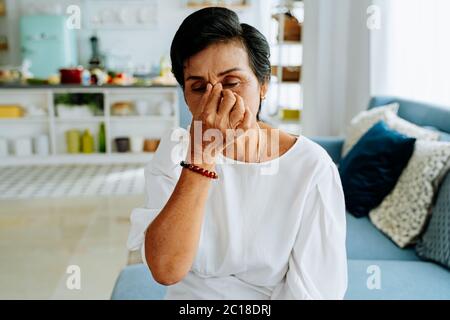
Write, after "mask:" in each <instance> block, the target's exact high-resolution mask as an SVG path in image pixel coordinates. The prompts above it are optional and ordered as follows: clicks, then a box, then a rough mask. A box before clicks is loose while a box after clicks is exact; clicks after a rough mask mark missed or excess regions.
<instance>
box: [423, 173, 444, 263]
mask: <svg viewBox="0 0 450 320" xmlns="http://www.w3.org/2000/svg"><path fill="white" fill-rule="evenodd" d="M416 251H417V254H418V255H419V256H420V257H421V258H424V259H429V260H432V261H436V262H438V263H441V264H442V265H444V266H446V267H447V268H450V172H448V173H447V176H446V177H445V179H444V182H443V183H442V185H441V187H440V189H439V193H438V197H437V200H436V205H435V206H434V208H433V211H432V214H431V220H430V222H429V224H428V227H427V229H426V231H425V233H424V234H423V235H422V238H421V240H420V241H419V243H418V244H417V246H416Z"/></svg>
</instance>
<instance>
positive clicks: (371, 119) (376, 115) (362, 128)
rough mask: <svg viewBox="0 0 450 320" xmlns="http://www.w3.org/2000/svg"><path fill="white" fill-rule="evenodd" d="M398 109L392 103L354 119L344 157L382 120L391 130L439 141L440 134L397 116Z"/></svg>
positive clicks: (348, 134)
mask: <svg viewBox="0 0 450 320" xmlns="http://www.w3.org/2000/svg"><path fill="white" fill-rule="evenodd" d="M398 108H399V104H398V103H391V104H388V105H386V106H382V107H377V108H373V109H370V110H367V111H363V112H361V113H360V114H358V115H357V116H356V117H355V118H353V119H352V121H351V123H350V127H349V129H348V132H347V137H346V140H345V142H344V147H343V150H342V156H344V155H346V154H347V153H348V151H350V149H351V148H352V147H353V146H354V145H355V144H356V142H358V140H359V139H360V138H361V137H362V136H363V135H364V134H365V133H366V132H367V131H368V130H369V129H370V128H371V127H372V126H373V125H374V124H375V123H377V122H378V121H380V120H383V121H384V122H386V124H387V125H388V126H389V128H391V129H394V130H396V131H398V132H400V133H403V134H404V135H407V136H410V137H413V138H416V139H419V140H428V141H435V140H438V139H439V136H440V134H439V132H436V131H432V130H428V129H425V128H422V127H419V126H418V125H415V124H414V123H411V122H409V121H406V120H404V119H402V118H400V117H399V116H397V111H398ZM377 109H380V110H377Z"/></svg>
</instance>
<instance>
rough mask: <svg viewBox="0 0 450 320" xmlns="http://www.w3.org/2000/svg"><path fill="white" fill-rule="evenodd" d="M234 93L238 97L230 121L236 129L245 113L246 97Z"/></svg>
mask: <svg viewBox="0 0 450 320" xmlns="http://www.w3.org/2000/svg"><path fill="white" fill-rule="evenodd" d="M234 95H235V97H236V103H235V105H234V107H233V109H232V110H231V112H230V115H229V122H230V126H231V128H232V129H235V128H236V127H237V126H238V125H239V123H240V122H241V121H242V120H243V119H244V115H245V105H244V99H242V97H241V96H239V95H238V94H236V93H234Z"/></svg>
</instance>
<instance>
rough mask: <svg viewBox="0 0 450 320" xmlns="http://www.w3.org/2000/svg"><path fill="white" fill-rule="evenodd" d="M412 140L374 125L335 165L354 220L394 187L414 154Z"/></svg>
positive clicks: (378, 124) (364, 213) (379, 124)
mask: <svg viewBox="0 0 450 320" xmlns="http://www.w3.org/2000/svg"><path fill="white" fill-rule="evenodd" d="M415 142H416V139H415V138H410V137H407V136H405V135H403V134H401V133H399V132H397V131H395V130H392V129H390V128H389V127H388V126H387V124H386V123H385V122H384V121H380V122H378V123H376V124H375V125H374V126H373V127H372V128H370V129H369V131H367V132H366V133H365V134H364V135H363V136H362V137H361V139H359V141H358V142H357V143H356V144H355V145H354V146H353V148H352V149H351V150H350V151H349V153H348V154H347V155H346V156H345V157H344V158H343V159H342V160H341V161H340V162H339V173H340V175H341V180H342V186H343V188H344V195H345V205H346V209H347V211H348V212H350V213H351V214H353V215H354V216H356V217H362V216H366V215H367V214H368V213H369V211H370V210H372V209H373V208H375V207H377V206H378V205H379V204H380V203H381V201H383V199H384V197H386V196H387V195H388V194H389V193H390V192H391V191H392V189H393V188H394V186H395V184H396V183H397V180H398V178H399V177H400V174H401V173H402V171H403V169H404V168H405V167H406V165H407V164H408V161H409V159H410V158H411V156H412V154H413V151H414V144H415Z"/></svg>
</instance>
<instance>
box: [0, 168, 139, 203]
mask: <svg viewBox="0 0 450 320" xmlns="http://www.w3.org/2000/svg"><path fill="white" fill-rule="evenodd" d="M143 190H144V166H143V165H142V164H112V165H60V166H54V165H49V166H15V167H0V200H2V199H35V198H61V197H78V196H95V195H102V196H104V195H106V196H107V195H129V194H141V193H142V192H143Z"/></svg>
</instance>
